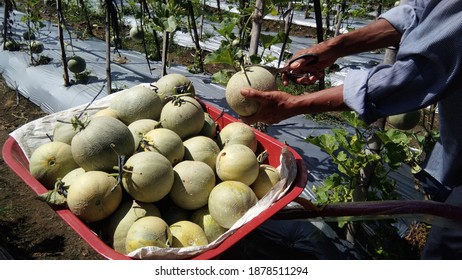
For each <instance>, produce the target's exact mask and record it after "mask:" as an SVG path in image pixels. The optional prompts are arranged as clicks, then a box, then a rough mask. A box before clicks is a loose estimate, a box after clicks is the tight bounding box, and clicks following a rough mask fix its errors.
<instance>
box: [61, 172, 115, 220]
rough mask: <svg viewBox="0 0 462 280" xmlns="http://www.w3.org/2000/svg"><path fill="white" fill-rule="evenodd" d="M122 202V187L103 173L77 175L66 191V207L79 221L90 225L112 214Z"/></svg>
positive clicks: (111, 177)
mask: <svg viewBox="0 0 462 280" xmlns="http://www.w3.org/2000/svg"><path fill="white" fill-rule="evenodd" d="M121 202H122V187H121V186H120V185H119V184H118V182H117V179H115V178H114V177H113V176H111V175H109V174H108V173H106V172H103V171H88V172H85V173H83V174H81V175H79V176H78V177H77V178H76V179H75V180H74V181H73V182H72V184H71V185H70V186H69V189H68V191H67V206H68V207H69V210H70V211H71V212H72V213H74V214H75V215H76V216H77V217H79V218H80V219H81V220H83V221H85V222H88V223H92V222H96V221H101V220H103V219H105V218H107V217H109V216H110V215H111V214H112V213H114V212H115V211H116V210H117V208H118V207H119V205H120V203H121Z"/></svg>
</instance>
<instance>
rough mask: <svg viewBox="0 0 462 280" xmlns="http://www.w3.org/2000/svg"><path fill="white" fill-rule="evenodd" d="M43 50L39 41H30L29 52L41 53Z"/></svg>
mask: <svg viewBox="0 0 462 280" xmlns="http://www.w3.org/2000/svg"><path fill="white" fill-rule="evenodd" d="M43 50H44V46H43V43H42V42H40V41H32V42H31V43H30V51H31V52H32V53H35V54H39V53H42V52H43Z"/></svg>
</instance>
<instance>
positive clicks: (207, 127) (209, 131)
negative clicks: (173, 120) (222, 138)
mask: <svg viewBox="0 0 462 280" xmlns="http://www.w3.org/2000/svg"><path fill="white" fill-rule="evenodd" d="M217 132H218V124H217V122H216V121H215V120H214V119H213V118H212V116H211V115H210V114H209V113H208V112H204V126H203V127H202V129H201V131H200V132H199V135H202V136H206V137H209V138H212V139H215V137H216V136H217Z"/></svg>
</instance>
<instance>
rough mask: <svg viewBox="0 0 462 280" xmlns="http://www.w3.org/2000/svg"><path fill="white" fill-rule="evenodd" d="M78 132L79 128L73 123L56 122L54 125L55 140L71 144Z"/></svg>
mask: <svg viewBox="0 0 462 280" xmlns="http://www.w3.org/2000/svg"><path fill="white" fill-rule="evenodd" d="M76 134H77V129H76V128H75V127H74V125H73V124H72V123H67V122H56V123H55V124H54V126H53V141H58V142H63V143H66V144H69V145H70V144H71V142H72V138H73V137H74V136H75V135H76Z"/></svg>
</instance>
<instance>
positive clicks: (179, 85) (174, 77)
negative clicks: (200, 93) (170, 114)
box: [154, 73, 196, 104]
mask: <svg viewBox="0 0 462 280" xmlns="http://www.w3.org/2000/svg"><path fill="white" fill-rule="evenodd" d="M154 87H155V91H156V92H157V94H158V95H159V97H160V98H161V99H162V102H163V103H164V104H165V103H167V102H168V101H169V97H171V96H174V95H178V94H189V95H190V96H191V97H193V96H195V94H196V91H195V89H194V85H193V84H192V82H191V80H189V78H187V77H186V76H184V75H182V74H178V73H171V74H167V75H164V76H162V77H161V78H160V79H159V80H157V82H156V83H155V86H154Z"/></svg>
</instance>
